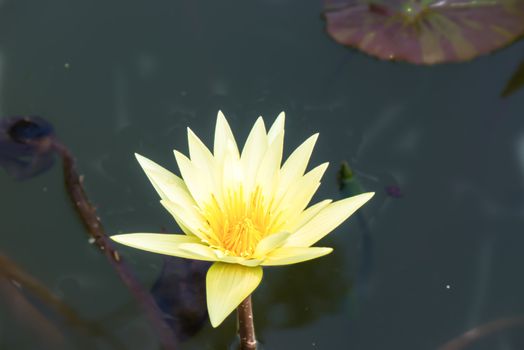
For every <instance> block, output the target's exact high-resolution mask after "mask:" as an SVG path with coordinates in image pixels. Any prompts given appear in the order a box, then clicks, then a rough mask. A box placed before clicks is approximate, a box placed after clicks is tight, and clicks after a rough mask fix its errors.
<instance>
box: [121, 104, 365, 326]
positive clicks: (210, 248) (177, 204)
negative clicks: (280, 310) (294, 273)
mask: <svg viewBox="0 0 524 350" xmlns="http://www.w3.org/2000/svg"><path fill="white" fill-rule="evenodd" d="M317 137H318V134H315V135H313V136H311V137H310V138H308V139H307V140H306V141H305V142H304V143H303V144H302V145H300V146H299V147H298V148H297V149H296V150H295V151H294V152H293V153H292V154H291V155H290V156H289V158H288V159H287V160H286V161H285V163H284V164H283V165H282V166H281V161H282V150H283V142H284V113H281V114H280V115H279V116H278V117H277V119H276V120H275V122H274V123H273V125H272V126H271V128H270V129H269V132H267V133H266V128H265V126H264V121H263V119H262V118H261V117H260V118H258V120H257V121H256V123H255V125H254V126H253V128H252V129H251V132H250V133H249V136H248V138H247V140H246V143H245V145H244V148H243V149H242V152H241V153H240V152H239V150H238V148H237V144H236V141H235V138H234V137H233V133H232V132H231V129H230V127H229V125H228V123H227V121H226V118H225V117H224V115H223V114H222V113H221V112H218V118H217V123H216V129H215V144H214V148H213V153H211V152H210V151H209V150H208V148H207V147H206V146H205V145H204V144H203V143H202V141H200V139H199V138H198V137H197V136H196V135H195V134H194V133H193V132H192V131H191V130H190V129H189V128H188V142H189V155H190V158H187V157H186V156H184V155H183V154H182V153H180V152H178V151H175V158H176V161H177V163H178V167H179V169H180V173H181V175H182V178H180V177H178V176H176V175H174V174H173V173H171V172H170V171H168V170H166V169H164V168H162V167H161V166H159V165H157V164H156V163H154V162H152V161H150V160H149V159H147V158H144V157H142V156H140V155H138V154H137V155H136V157H137V159H138V161H139V163H140V165H141V166H142V168H143V169H144V171H145V173H146V175H147V176H148V178H149V180H150V181H151V183H152V184H153V186H154V187H155V189H156V191H157V192H158V194H159V195H160V197H161V201H160V202H161V203H162V205H163V206H164V207H165V208H166V209H167V210H168V211H169V212H170V213H171V215H173V217H174V219H175V220H176V222H177V223H178V225H179V226H180V228H181V229H182V231H183V232H184V234H155V233H132V234H123V235H116V236H112V237H111V238H112V239H114V240H115V241H117V242H119V243H122V244H125V245H128V246H131V247H135V248H139V249H143V250H147V251H150V252H154V253H160V254H166V255H173V256H178V257H182V258H188V259H197V260H206V261H214V262H215V263H214V264H213V265H212V266H211V268H210V269H209V271H208V272H207V276H206V292H207V307H208V311H209V318H210V320H211V324H212V325H213V327H217V326H218V325H219V324H220V323H222V321H223V320H224V319H225V318H226V317H227V316H228V315H229V314H230V313H231V312H232V311H233V310H234V309H235V308H236V307H237V306H238V305H239V304H240V303H241V302H242V301H243V300H244V299H245V298H246V297H248V296H249V295H250V294H251V293H252V292H253V290H254V289H255V288H256V287H257V286H258V284H259V283H260V281H261V280H262V266H276V265H288V264H295V263H299V262H302V261H306V260H311V259H315V258H318V257H321V256H323V255H326V254H329V253H330V252H331V251H332V250H333V249H332V248H320V247H312V245H313V244H315V243H316V242H317V241H318V240H320V239H321V238H322V237H324V236H325V235H327V234H328V233H329V232H331V231H332V230H333V229H335V228H336V227H337V226H338V225H340V224H341V223H342V222H343V221H344V220H346V219H347V218H348V217H349V216H350V215H351V214H353V213H354V212H355V211H356V210H357V209H358V208H359V207H360V206H362V205H363V204H364V203H366V202H367V201H368V200H369V199H370V198H371V197H372V196H373V193H364V194H361V195H358V196H354V197H350V198H346V199H343V200H339V201H336V202H332V201H331V200H329V199H327V200H323V201H321V202H319V203H317V204H315V205H312V206H310V207H309V208H307V209H306V207H307V205H308V203H309V201H310V200H311V198H312V197H313V194H314V193H315V192H316V190H317V188H318V186H319V185H320V178H321V177H322V175H323V174H324V171H325V170H326V168H327V166H328V163H324V164H321V165H319V166H317V167H316V168H314V169H312V170H310V171H309V172H307V173H305V174H304V172H305V170H306V167H307V164H308V161H309V158H310V156H311V152H312V150H313V146H314V144H315V142H316V140H317Z"/></svg>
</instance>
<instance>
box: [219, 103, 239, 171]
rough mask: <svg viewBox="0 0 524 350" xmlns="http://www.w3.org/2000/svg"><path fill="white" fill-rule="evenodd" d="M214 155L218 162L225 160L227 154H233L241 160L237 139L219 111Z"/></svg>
mask: <svg viewBox="0 0 524 350" xmlns="http://www.w3.org/2000/svg"><path fill="white" fill-rule="evenodd" d="M213 154H214V156H215V158H216V159H217V160H218V161H221V160H222V159H224V157H225V156H226V154H232V155H234V156H235V157H236V158H239V154H238V147H237V143H236V141H235V137H234V136H233V132H231V128H230V127H229V124H228V123H227V120H226V117H225V116H224V114H223V113H222V111H218V116H217V123H216V128H215V144H214V147H213Z"/></svg>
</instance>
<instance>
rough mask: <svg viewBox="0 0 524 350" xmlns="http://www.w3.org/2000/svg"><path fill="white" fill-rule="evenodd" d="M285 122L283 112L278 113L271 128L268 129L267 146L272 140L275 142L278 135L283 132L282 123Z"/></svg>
mask: <svg viewBox="0 0 524 350" xmlns="http://www.w3.org/2000/svg"><path fill="white" fill-rule="evenodd" d="M285 120H286V114H285V113H284V112H280V114H279V115H278V117H277V119H275V121H274V122H273V125H271V128H270V129H269V132H268V133H267V138H268V141H269V144H272V143H273V141H274V140H276V138H277V136H278V134H280V133H281V132H282V133H283V132H284V123H285Z"/></svg>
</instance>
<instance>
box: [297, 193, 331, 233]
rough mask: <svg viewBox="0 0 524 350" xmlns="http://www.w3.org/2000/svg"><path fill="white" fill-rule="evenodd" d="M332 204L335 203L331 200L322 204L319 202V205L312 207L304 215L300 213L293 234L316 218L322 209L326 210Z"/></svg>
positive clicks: (326, 200)
mask: <svg viewBox="0 0 524 350" xmlns="http://www.w3.org/2000/svg"><path fill="white" fill-rule="evenodd" d="M331 202H333V201H332V200H331V199H325V200H323V201H321V202H318V203H317V204H314V205H312V206H310V207H309V208H307V209H306V210H304V211H303V212H302V213H300V215H299V217H298V220H297V221H296V223H295V224H294V225H293V226H294V227H295V228H296V229H295V230H293V232H294V231H296V230H297V229H299V228H300V227H302V226H304V225H305V224H306V223H307V222H308V221H309V220H311V219H312V218H313V217H315V216H316V215H317V214H318V213H319V212H320V211H321V210H322V209H324V208H326V207H327V206H328V205H329V204H330V203H331Z"/></svg>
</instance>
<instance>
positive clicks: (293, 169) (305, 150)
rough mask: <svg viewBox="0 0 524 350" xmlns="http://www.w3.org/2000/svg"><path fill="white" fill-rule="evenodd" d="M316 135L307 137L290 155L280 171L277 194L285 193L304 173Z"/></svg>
mask: <svg viewBox="0 0 524 350" xmlns="http://www.w3.org/2000/svg"><path fill="white" fill-rule="evenodd" d="M317 139H318V134H314V135H313V136H311V137H309V138H308V139H307V140H306V141H304V143H302V144H301V145H300V146H299V147H298V148H297V149H295V150H294V151H293V153H291V155H290V156H289V157H288V159H287V160H286V161H285V163H284V165H282V169H281V170H280V183H279V189H280V191H279V194H282V191H285V189H287V188H288V187H289V186H290V185H291V184H292V183H293V182H294V181H296V180H297V179H299V178H300V177H302V175H304V172H305V171H306V167H307V164H308V162H309V158H310V157H311V152H313V148H314V147H315V143H316V142H317Z"/></svg>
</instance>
